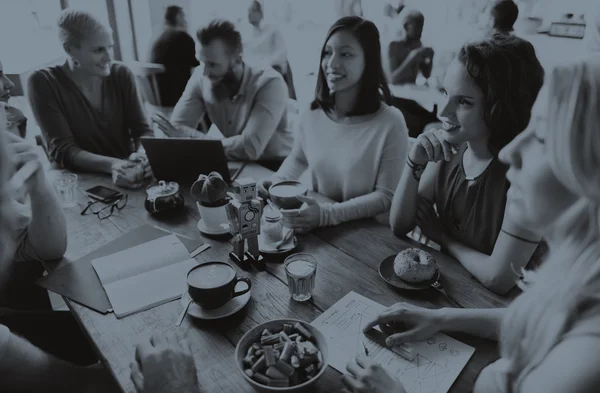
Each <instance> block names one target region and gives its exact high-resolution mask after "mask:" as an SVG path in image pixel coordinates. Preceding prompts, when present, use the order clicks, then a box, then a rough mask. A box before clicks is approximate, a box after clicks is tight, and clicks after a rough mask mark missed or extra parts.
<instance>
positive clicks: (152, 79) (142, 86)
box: [127, 61, 170, 117]
mask: <svg viewBox="0 0 600 393" xmlns="http://www.w3.org/2000/svg"><path fill="white" fill-rule="evenodd" d="M127 66H128V67H129V68H130V69H131V71H132V72H133V74H134V75H135V80H136V82H137V86H138V89H139V92H140V96H141V97H140V98H141V99H142V102H143V103H144V104H145V105H146V106H147V107H148V108H149V109H150V111H149V112H151V113H150V116H152V115H153V114H154V113H156V112H160V113H161V114H163V115H170V113H165V112H168V109H169V108H165V109H163V106H162V104H161V102H160V90H159V88H158V82H157V80H156V76H157V75H158V74H161V73H163V72H165V67H164V66H163V65H162V64H155V63H144V62H140V61H132V62H130V63H128V64H127ZM166 117H169V116H166Z"/></svg>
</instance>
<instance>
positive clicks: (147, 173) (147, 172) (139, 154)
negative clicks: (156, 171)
mask: <svg viewBox="0 0 600 393" xmlns="http://www.w3.org/2000/svg"><path fill="white" fill-rule="evenodd" d="M127 160H128V161H131V162H135V163H138V162H141V163H142V164H143V165H144V179H149V178H151V177H152V176H153V175H152V168H151V167H150V161H148V157H147V156H146V153H145V152H143V151H136V152H134V153H131V154H130V155H129V158H128V159H127Z"/></svg>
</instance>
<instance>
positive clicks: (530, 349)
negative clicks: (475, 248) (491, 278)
mask: <svg viewBox="0 0 600 393" xmlns="http://www.w3.org/2000/svg"><path fill="white" fill-rule="evenodd" d="M599 107H600V58H595V59H591V58H590V59H586V60H580V61H578V62H576V63H573V64H571V65H568V66H560V67H557V68H556V69H554V71H553V72H552V74H551V76H550V80H549V81H548V83H547V85H546V86H544V88H543V90H542V93H540V96H539V98H538V99H537V101H536V104H535V106H534V109H533V114H532V119H531V122H530V124H529V127H528V128H527V130H526V131H524V132H523V133H522V134H521V135H519V136H518V137H517V138H515V139H514V140H513V141H512V142H511V143H510V144H509V145H507V146H506V147H505V148H504V149H503V150H502V151H501V152H500V158H501V160H502V161H504V162H506V163H507V164H509V165H510V169H509V171H508V173H507V178H508V180H509V181H510V182H511V187H510V191H509V192H508V202H507V205H506V209H507V211H508V212H509V214H510V215H511V216H512V217H513V219H515V220H518V221H519V222H521V223H522V224H523V225H524V226H527V227H529V228H531V229H532V230H536V231H541V233H543V235H544V238H545V240H546V241H547V243H548V245H549V248H550V255H549V258H548V259H547V260H546V261H545V262H544V264H543V265H542V267H541V268H540V269H539V270H538V271H537V272H535V273H527V274H526V275H525V280H524V281H523V283H522V284H523V285H522V287H523V288H524V292H523V294H522V295H520V296H519V297H518V298H517V299H515V301H514V302H513V303H512V304H511V305H510V306H509V307H508V308H506V309H488V310H485V309H479V310H477V309H470V310H468V309H449V308H442V309H439V310H430V309H424V308H419V307H415V306H411V305H409V304H406V303H401V304H396V305H394V306H392V307H389V308H388V309H387V310H385V311H384V312H383V313H382V314H381V315H379V316H378V317H377V319H375V320H374V321H372V322H371V323H370V324H369V325H368V326H367V328H370V327H373V326H375V325H378V324H379V325H382V327H383V328H389V326H388V324H390V323H392V322H395V323H396V324H394V325H395V326H398V324H397V323H401V324H402V323H403V324H404V325H405V329H403V330H402V331H399V330H396V331H395V333H392V334H391V335H390V336H389V337H388V339H387V342H388V345H395V344H398V343H402V342H407V341H416V340H421V339H425V338H426V337H429V336H431V335H433V334H435V333H436V332H438V331H447V332H465V333H467V334H473V335H476V336H480V337H484V338H488V339H496V340H498V341H499V345H500V354H501V358H500V359H499V360H497V361H496V362H494V363H492V364H491V365H489V366H488V367H486V368H484V369H483V370H482V372H481V374H480V375H479V377H478V379H477V380H476V381H475V386H474V389H473V391H474V392H475V393H481V392H486V393H508V392H515V393H516V392H527V393H563V392H569V393H588V392H589V393H592V392H597V391H598V386H600V129H599V128H598V127H599V126H598V124H600V112H599V111H598V108H599ZM549 212H552V213H554V214H552V213H550V214H549ZM347 370H348V372H349V375H346V376H345V377H344V383H345V385H346V386H347V387H348V388H349V389H350V390H351V391H353V392H404V391H405V390H404V389H403V387H402V384H401V382H400V381H398V380H397V379H396V378H395V377H393V376H390V375H389V374H388V373H387V372H386V371H385V370H383V369H382V368H381V367H380V366H378V365H374V364H372V363H371V362H370V361H369V360H368V359H366V358H362V357H359V358H357V359H356V360H355V361H352V362H350V363H349V364H348V367H347Z"/></svg>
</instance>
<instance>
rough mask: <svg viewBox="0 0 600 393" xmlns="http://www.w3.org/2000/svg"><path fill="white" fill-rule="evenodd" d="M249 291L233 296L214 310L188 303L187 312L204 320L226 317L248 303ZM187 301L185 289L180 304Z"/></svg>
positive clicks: (187, 296) (188, 296)
mask: <svg viewBox="0 0 600 393" xmlns="http://www.w3.org/2000/svg"><path fill="white" fill-rule="evenodd" d="M250 292H251V291H248V292H246V293H245V294H243V295H241V296H238V297H234V298H233V299H231V300H230V301H228V302H227V303H226V304H225V305H224V306H223V307H220V308H216V309H214V310H207V309H205V308H202V307H201V306H199V305H198V304H196V303H195V302H194V303H192V304H190V308H188V311H187V313H188V315H190V316H192V317H194V318H198V319H205V320H213V319H221V318H226V317H229V316H231V315H233V314H235V313H236V312H238V311H240V310H241V309H242V308H244V306H245V305H246V304H248V301H249V300H250ZM189 301H190V295H189V293H188V292H187V291H185V292H184V293H183V296H181V305H182V306H183V307H185V306H186V305H187V304H188V302H189Z"/></svg>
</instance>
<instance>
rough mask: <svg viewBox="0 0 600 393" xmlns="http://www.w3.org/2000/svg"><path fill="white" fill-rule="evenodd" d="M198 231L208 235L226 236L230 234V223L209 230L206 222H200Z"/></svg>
mask: <svg viewBox="0 0 600 393" xmlns="http://www.w3.org/2000/svg"><path fill="white" fill-rule="evenodd" d="M197 227H198V230H199V231H200V232H202V233H204V234H206V235H225V234H227V233H229V223H223V224H221V226H220V227H219V228H216V229H215V228H209V227H207V226H206V224H205V222H204V220H202V219H200V220H198V225H197Z"/></svg>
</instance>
